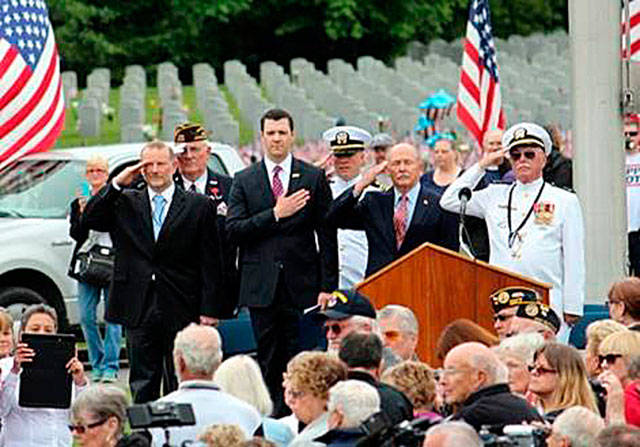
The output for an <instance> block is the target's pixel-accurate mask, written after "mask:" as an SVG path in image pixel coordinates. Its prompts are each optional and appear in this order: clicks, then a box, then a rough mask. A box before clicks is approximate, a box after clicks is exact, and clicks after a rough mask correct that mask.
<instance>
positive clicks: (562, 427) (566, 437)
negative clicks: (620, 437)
mask: <svg viewBox="0 0 640 447" xmlns="http://www.w3.org/2000/svg"><path fill="white" fill-rule="evenodd" d="M603 428H604V421H603V420H602V418H601V417H600V416H599V415H598V414H597V413H594V412H593V411H591V410H589V409H587V408H585V407H570V408H567V409H566V410H564V411H563V412H562V413H561V414H560V415H559V416H558V417H557V418H556V420H555V421H554V422H553V426H552V429H551V434H550V435H549V437H548V438H547V446H548V447H592V446H594V445H596V438H597V437H598V434H599V433H600V432H601V431H602V429H603Z"/></svg>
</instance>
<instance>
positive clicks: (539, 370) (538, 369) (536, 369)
mask: <svg viewBox="0 0 640 447" xmlns="http://www.w3.org/2000/svg"><path fill="white" fill-rule="evenodd" d="M527 369H528V370H529V372H530V373H531V374H535V375H538V376H542V375H544V374H556V373H557V372H558V370H557V369H551V368H544V367H542V366H539V365H529V366H527Z"/></svg>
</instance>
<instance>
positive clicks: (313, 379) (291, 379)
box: [285, 352, 347, 400]
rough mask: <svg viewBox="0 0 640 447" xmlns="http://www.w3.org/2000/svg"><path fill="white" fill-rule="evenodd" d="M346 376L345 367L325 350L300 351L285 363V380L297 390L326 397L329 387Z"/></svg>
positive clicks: (321, 397)
mask: <svg viewBox="0 0 640 447" xmlns="http://www.w3.org/2000/svg"><path fill="white" fill-rule="evenodd" d="M346 378H347V367H346V365H345V364H344V363H342V362H341V361H340V359H339V358H337V357H336V356H335V355H332V354H328V353H326V352H301V353H300V354H298V355H296V356H295V357H294V358H292V359H291V360H290V361H289V363H288V364H287V372H286V374H285V381H286V382H287V383H288V384H290V385H291V386H292V387H293V388H295V389H297V390H299V391H308V392H310V393H311V394H312V395H313V396H314V397H318V398H320V399H325V400H326V399H328V397H329V388H331V387H332V386H333V385H335V384H336V383H338V382H339V381H341V380H345V379H346Z"/></svg>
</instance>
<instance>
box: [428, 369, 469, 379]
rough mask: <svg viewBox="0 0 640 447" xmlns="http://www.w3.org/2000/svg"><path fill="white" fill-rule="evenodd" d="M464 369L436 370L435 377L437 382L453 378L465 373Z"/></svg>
mask: <svg viewBox="0 0 640 447" xmlns="http://www.w3.org/2000/svg"><path fill="white" fill-rule="evenodd" d="M463 371H464V369H462V368H444V369H436V370H434V371H433V375H434V376H435V379H436V380H440V379H442V378H444V377H448V376H452V375H454V374H458V373H461V372H463Z"/></svg>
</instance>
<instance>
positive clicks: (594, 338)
mask: <svg viewBox="0 0 640 447" xmlns="http://www.w3.org/2000/svg"><path fill="white" fill-rule="evenodd" d="M624 330H626V326H624V325H623V324H621V323H618V322H617V321H615V320H596V321H594V322H592V323H590V324H589V326H587V330H586V332H585V334H586V339H587V341H586V346H585V348H584V354H585V357H584V363H585V365H586V367H587V374H588V375H589V378H596V377H598V375H599V374H600V373H601V372H602V368H601V367H600V359H599V357H598V354H599V349H600V343H602V340H604V339H605V338H607V336H608V335H611V334H613V333H614V332H620V331H624Z"/></svg>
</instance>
